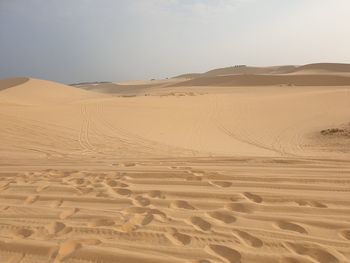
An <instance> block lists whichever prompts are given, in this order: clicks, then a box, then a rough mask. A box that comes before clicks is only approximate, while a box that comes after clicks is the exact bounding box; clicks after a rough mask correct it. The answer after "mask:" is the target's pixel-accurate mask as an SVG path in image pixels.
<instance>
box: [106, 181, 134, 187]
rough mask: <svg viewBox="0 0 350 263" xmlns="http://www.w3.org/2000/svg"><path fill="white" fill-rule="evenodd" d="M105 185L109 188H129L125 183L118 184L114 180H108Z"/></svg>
mask: <svg viewBox="0 0 350 263" xmlns="http://www.w3.org/2000/svg"><path fill="white" fill-rule="evenodd" d="M106 184H107V185H109V186H110V187H121V188H125V187H128V186H129V185H127V184H126V183H122V182H118V181H116V180H108V181H107V182H106Z"/></svg>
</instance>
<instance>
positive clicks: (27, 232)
mask: <svg viewBox="0 0 350 263" xmlns="http://www.w3.org/2000/svg"><path fill="white" fill-rule="evenodd" d="M33 233H34V231H33V230H31V229H28V228H19V229H16V230H15V231H14V234H15V235H16V236H18V237H21V238H27V237H30V236H31V235H33Z"/></svg>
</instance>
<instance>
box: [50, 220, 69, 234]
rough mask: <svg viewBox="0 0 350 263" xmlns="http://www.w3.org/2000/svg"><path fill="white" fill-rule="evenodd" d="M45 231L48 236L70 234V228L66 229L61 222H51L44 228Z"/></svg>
mask: <svg viewBox="0 0 350 263" xmlns="http://www.w3.org/2000/svg"><path fill="white" fill-rule="evenodd" d="M46 230H47V232H48V233H49V234H50V235H61V234H67V233H69V232H71V231H72V228H71V227H67V226H66V225H65V224H63V223H62V222H52V223H51V224H49V225H47V226H46Z"/></svg>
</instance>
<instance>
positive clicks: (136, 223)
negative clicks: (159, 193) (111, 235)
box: [121, 213, 154, 232]
mask: <svg viewBox="0 0 350 263" xmlns="http://www.w3.org/2000/svg"><path fill="white" fill-rule="evenodd" d="M153 219H154V217H153V214H151V213H146V214H134V215H132V216H131V218H129V219H128V221H127V222H126V223H124V224H123V225H122V226H121V229H122V230H123V231H125V232H131V231H134V230H136V229H137V228H140V227H143V226H146V225H148V224H150V223H151V222H152V221H153Z"/></svg>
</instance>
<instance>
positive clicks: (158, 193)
mask: <svg viewBox="0 0 350 263" xmlns="http://www.w3.org/2000/svg"><path fill="white" fill-rule="evenodd" d="M147 195H148V196H149V197H151V198H162V199H163V198H164V196H163V194H162V192H161V191H159V190H152V191H149V192H148V193H147Z"/></svg>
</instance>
